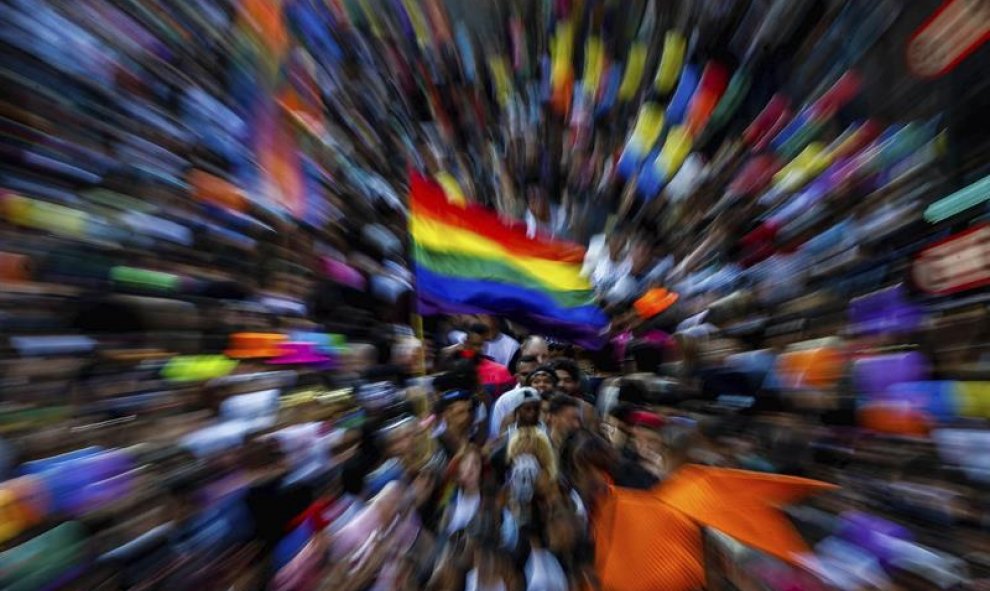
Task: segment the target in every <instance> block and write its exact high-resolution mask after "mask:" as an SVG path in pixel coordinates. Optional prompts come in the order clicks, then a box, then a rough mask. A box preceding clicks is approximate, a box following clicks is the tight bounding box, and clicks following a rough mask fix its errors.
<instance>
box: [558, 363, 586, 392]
mask: <svg viewBox="0 0 990 591" xmlns="http://www.w3.org/2000/svg"><path fill="white" fill-rule="evenodd" d="M557 385H558V386H559V387H560V391H561V392H563V393H564V394H569V395H571V396H577V395H578V394H580V393H581V384H579V383H578V381H577V380H575V379H574V378H573V377H572V376H571V374H570V373H568V372H567V371H564V370H563V369H558V370H557Z"/></svg>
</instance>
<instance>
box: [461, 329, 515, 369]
mask: <svg viewBox="0 0 990 591" xmlns="http://www.w3.org/2000/svg"><path fill="white" fill-rule="evenodd" d="M447 338H448V339H450V342H452V343H454V344H457V345H460V344H463V343H464V341H465V340H466V339H467V333H466V332H464V331H460V330H453V331H451V332H450V333H448V335H447ZM518 349H519V341H517V340H516V339H514V338H512V337H510V336H509V335H507V334H505V333H499V335H498V337H496V338H495V340H492V341H488V342H487V343H485V348H484V350H483V351H482V353H484V354H485V355H487V356H488V357H491V358H492V359H494V360H495V363H498V364H500V365H505V366H508V365H509V361H511V360H512V356H513V355H515V354H516V351H517V350H518Z"/></svg>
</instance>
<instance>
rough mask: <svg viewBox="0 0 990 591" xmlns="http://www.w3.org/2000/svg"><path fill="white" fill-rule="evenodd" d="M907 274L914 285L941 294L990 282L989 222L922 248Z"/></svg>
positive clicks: (934, 293) (973, 287)
mask: <svg viewBox="0 0 990 591" xmlns="http://www.w3.org/2000/svg"><path fill="white" fill-rule="evenodd" d="M911 275H912V276H913V277H914V281H915V283H916V284H917V285H918V287H919V288H920V289H921V290H923V291H925V292H927V293H930V294H933V295H944V294H949V293H955V292H957V291H965V290H967V289H975V288H977V287H982V286H984V285H990V224H981V225H979V226H976V227H975V228H970V229H969V230H966V231H965V232H960V233H958V234H955V235H953V236H950V237H948V238H946V239H945V240H942V241H940V242H936V243H935V244H933V245H931V246H929V247H927V248H925V249H924V250H922V251H921V252H920V253H919V254H918V257H917V258H916V259H915V260H914V264H913V265H912V267H911Z"/></svg>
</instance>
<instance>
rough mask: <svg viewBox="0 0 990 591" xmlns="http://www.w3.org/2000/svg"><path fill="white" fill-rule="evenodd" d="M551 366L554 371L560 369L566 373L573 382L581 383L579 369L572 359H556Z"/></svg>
mask: <svg viewBox="0 0 990 591" xmlns="http://www.w3.org/2000/svg"><path fill="white" fill-rule="evenodd" d="M552 365H553V369H554V370H555V371H556V370H561V369H562V370H564V371H566V372H567V374H568V375H570V376H571V379H572V380H574V381H575V382H580V381H581V378H582V374H581V368H580V367H578V364H577V362H575V361H574V360H573V359H567V358H562V359H558V360H556V361H554V362H553V364H552Z"/></svg>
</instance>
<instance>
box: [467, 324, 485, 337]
mask: <svg viewBox="0 0 990 591" xmlns="http://www.w3.org/2000/svg"><path fill="white" fill-rule="evenodd" d="M468 332H469V333H472V334H480V335H482V336H488V332H489V331H488V325H487V324H484V323H481V322H475V323H474V324H472V325H471V326H469V327H468Z"/></svg>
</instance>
